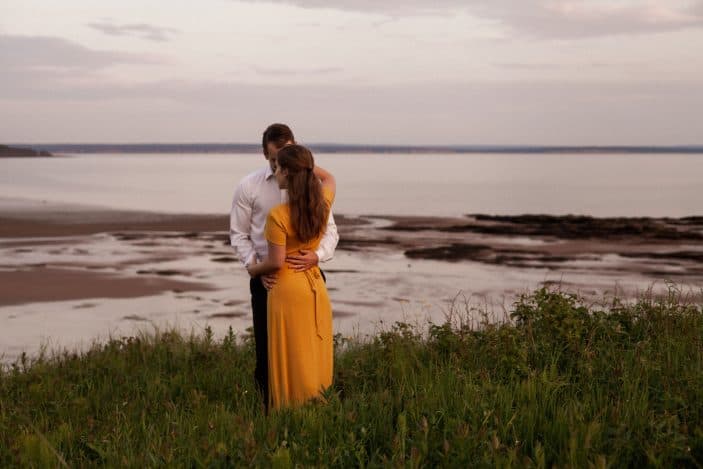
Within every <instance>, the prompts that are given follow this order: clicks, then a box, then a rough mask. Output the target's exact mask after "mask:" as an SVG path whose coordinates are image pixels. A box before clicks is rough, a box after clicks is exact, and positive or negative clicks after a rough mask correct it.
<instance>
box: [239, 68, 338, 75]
mask: <svg viewBox="0 0 703 469" xmlns="http://www.w3.org/2000/svg"><path fill="white" fill-rule="evenodd" d="M252 69H253V70H254V71H255V72H256V73H259V74H261V75H269V76H291V75H329V74H331V73H339V72H343V71H344V69H343V68H342V67H318V68H269V67H257V66H253V67H252Z"/></svg>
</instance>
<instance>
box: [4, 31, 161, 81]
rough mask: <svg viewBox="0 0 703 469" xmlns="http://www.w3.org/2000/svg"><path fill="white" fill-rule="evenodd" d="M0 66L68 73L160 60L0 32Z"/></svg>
mask: <svg viewBox="0 0 703 469" xmlns="http://www.w3.org/2000/svg"><path fill="white" fill-rule="evenodd" d="M0 50H2V54H0V70H3V74H5V75H7V74H10V73H12V72H19V71H23V70H33V71H46V72H52V71H54V72H56V73H68V72H75V71H93V70H99V69H102V68H105V67H109V66H111V65H115V64H127V63H129V64H139V63H141V64H148V63H159V62H160V60H159V59H156V58H154V57H148V56H144V55H140V54H132V53H128V52H120V51H107V50H96V49H90V48H88V47H85V46H82V45H80V44H77V43H75V42H72V41H69V40H66V39H62V38H59V37H52V36H15V35H0Z"/></svg>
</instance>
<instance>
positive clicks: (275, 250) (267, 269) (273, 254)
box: [247, 241, 286, 277]
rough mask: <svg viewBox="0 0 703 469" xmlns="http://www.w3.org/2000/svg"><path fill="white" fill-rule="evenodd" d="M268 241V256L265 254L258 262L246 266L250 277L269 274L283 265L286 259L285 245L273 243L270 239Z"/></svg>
mask: <svg viewBox="0 0 703 469" xmlns="http://www.w3.org/2000/svg"><path fill="white" fill-rule="evenodd" d="M268 243H269V253H268V256H266V259H264V260H263V261H261V262H259V263H255V264H249V267H247V270H248V271H249V275H251V276H252V277H258V276H259V275H266V274H270V273H273V272H276V271H277V270H278V269H280V268H281V267H283V263H284V262H285V260H286V246H285V245H281V244H274V243H272V242H271V241H269V242H268Z"/></svg>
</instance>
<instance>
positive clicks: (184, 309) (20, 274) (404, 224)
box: [0, 198, 703, 360]
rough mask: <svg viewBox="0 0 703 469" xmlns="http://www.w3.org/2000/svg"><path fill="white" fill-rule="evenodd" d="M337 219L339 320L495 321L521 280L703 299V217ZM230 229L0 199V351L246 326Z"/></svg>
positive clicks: (206, 219) (207, 218)
mask: <svg viewBox="0 0 703 469" xmlns="http://www.w3.org/2000/svg"><path fill="white" fill-rule="evenodd" d="M335 219H336V221H337V225H338V230H339V234H340V242H339V245H338V247H337V250H336V252H335V255H334V259H333V260H332V261H330V262H329V263H324V264H322V265H321V268H322V269H323V270H324V271H325V272H326V274H327V277H328V282H327V286H328V291H329V292H330V296H331V299H332V303H333V317H334V328H335V330H336V331H339V332H342V333H348V332H352V331H357V332H370V331H371V330H373V328H374V327H375V326H376V324H377V323H378V321H380V322H383V323H386V324H388V323H393V321H396V320H399V321H403V320H406V318H407V316H408V315H411V316H412V315H414V316H416V317H421V316H425V318H427V319H429V320H431V321H433V322H436V321H442V319H443V317H445V315H446V314H447V312H448V311H451V310H453V309H456V308H458V309H461V308H470V307H473V305H475V304H481V305H482V306H486V307H487V308H488V309H490V310H492V314H493V318H494V319H496V320H499V319H500V318H501V317H502V312H504V311H505V310H506V309H507V308H509V304H510V303H511V302H512V300H514V299H515V298H516V297H518V296H519V295H520V294H522V293H526V292H529V291H531V290H534V289H535V288H539V287H540V286H546V285H550V286H553V285H557V284H558V285H559V286H560V287H561V288H563V289H564V290H570V291H575V292H578V293H580V294H582V295H584V296H586V297H588V298H590V299H593V300H594V301H595V299H597V298H601V297H603V296H615V295H617V296H621V297H624V298H632V297H635V296H637V295H638V294H640V293H641V292H643V291H646V290H648V289H650V288H651V289H653V291H654V292H655V294H660V293H661V294H663V293H664V292H665V291H666V285H665V283H666V282H667V281H674V282H676V283H677V284H679V285H681V287H682V288H686V289H690V290H691V291H692V297H693V299H694V300H696V299H703V262H701V261H703V241H702V240H701V238H702V237H703V217H685V218H676V219H675V218H655V217H651V218H643V217H632V218H627V217H619V218H591V217H573V216H546V215H522V216H495V215H480V214H474V215H467V216H464V217H426V216H416V217H408V216H378V215H373V216H344V215H342V214H335ZM228 229H229V215H228V214H222V215H192V214H183V215H178V214H161V213H155V212H140V211H126V210H112V209H102V208H99V207H92V206H88V205H71V204H59V203H45V202H36V201H26V200H24V201H23V200H20V199H7V198H5V199H3V198H0V259H2V260H1V261H0V298H1V299H2V301H0V331H3V332H2V334H0V342H1V343H3V344H4V348H3V350H0V355H1V354H3V353H4V354H5V355H6V356H5V358H4V360H12V359H13V358H16V357H17V356H18V355H19V354H20V353H21V351H23V350H25V349H28V350H31V351H36V350H37V347H38V344H39V343H40V339H41V338H43V337H47V336H48V337H50V338H52V339H55V340H57V341H58V342H59V343H61V344H63V345H71V344H76V343H78V342H80V341H84V340H87V339H89V338H93V337H96V336H101V335H103V334H104V333H105V331H106V330H113V329H118V330H120V331H123V332H124V333H126V334H130V333H131V332H130V329H132V328H133V327H136V326H139V325H143V324H154V325H162V324H163V323H164V322H167V323H168V322H169V321H174V320H175V321H176V322H177V323H181V324H184V325H185V326H186V327H187V326H188V325H191V326H197V327H198V328H202V327H204V326H205V325H210V326H211V327H213V330H214V331H215V332H216V333H217V334H224V333H225V332H226V330H227V329H228V328H229V327H230V326H231V327H232V328H233V329H234V330H235V331H236V332H245V331H246V330H247V329H248V328H249V327H251V323H252V317H251V308H250V304H249V303H250V296H249V276H248V274H247V273H246V271H245V270H244V269H243V268H242V267H241V264H240V263H239V260H238V259H237V258H236V256H235V253H234V250H233V249H232V247H231V246H230V245H229V236H228ZM472 314H473V313H472ZM476 314H478V313H476ZM476 320H477V321H478V320H480V319H479V318H478V317H477V319H476Z"/></svg>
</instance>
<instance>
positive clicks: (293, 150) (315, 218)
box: [277, 145, 329, 243]
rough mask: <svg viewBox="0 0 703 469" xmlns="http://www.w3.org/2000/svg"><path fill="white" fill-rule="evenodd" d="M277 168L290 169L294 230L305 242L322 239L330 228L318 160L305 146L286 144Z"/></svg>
mask: <svg viewBox="0 0 703 469" xmlns="http://www.w3.org/2000/svg"><path fill="white" fill-rule="evenodd" d="M277 159H278V165H279V167H280V168H281V169H286V170H288V177H287V180H288V204H289V205H290V216H291V223H292V225H293V229H294V230H295V232H296V234H297V235H298V238H299V239H300V240H301V241H302V242H304V243H305V242H308V241H310V240H311V239H314V238H315V237H317V236H319V235H320V234H321V233H322V232H323V231H324V229H325V226H326V225H327V216H328V215H329V213H328V210H329V209H328V207H327V204H326V203H325V199H324V197H323V194H322V184H320V181H319V180H318V179H317V177H315V174H314V173H313V168H314V167H315V159H314V158H313V156H312V153H311V152H310V150H308V149H307V148H305V147H304V146H302V145H286V146H285V147H283V148H281V149H280V150H279V151H278V157H277Z"/></svg>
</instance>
